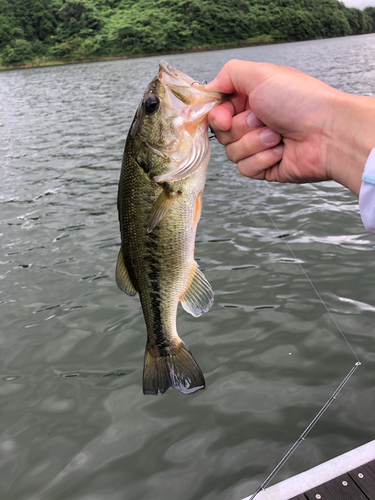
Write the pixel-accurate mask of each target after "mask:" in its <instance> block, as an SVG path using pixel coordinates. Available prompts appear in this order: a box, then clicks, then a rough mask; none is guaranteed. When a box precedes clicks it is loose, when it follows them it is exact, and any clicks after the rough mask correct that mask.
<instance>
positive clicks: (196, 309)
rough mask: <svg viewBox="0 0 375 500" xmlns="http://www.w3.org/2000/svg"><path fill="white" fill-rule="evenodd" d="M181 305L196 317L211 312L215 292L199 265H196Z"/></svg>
mask: <svg viewBox="0 0 375 500" xmlns="http://www.w3.org/2000/svg"><path fill="white" fill-rule="evenodd" d="M180 300H181V305H182V307H183V308H184V309H185V311H187V312H188V313H190V314H192V315H193V316H195V317H198V316H200V315H201V314H203V313H205V312H207V311H209V310H210V309H211V306H212V304H213V302H214V292H213V291H212V288H211V285H210V284H209V282H208V281H207V280H206V278H205V276H204V274H203V273H202V271H200V270H199V267H198V264H197V263H196V262H195V263H194V268H193V270H192V276H191V281H190V284H189V287H188V288H187V290H186V292H185V294H184V295H183V297H181V299H180Z"/></svg>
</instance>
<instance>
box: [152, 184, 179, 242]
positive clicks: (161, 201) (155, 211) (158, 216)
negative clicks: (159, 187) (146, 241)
mask: <svg viewBox="0 0 375 500" xmlns="http://www.w3.org/2000/svg"><path fill="white" fill-rule="evenodd" d="M178 194H179V193H178V192H177V191H172V190H171V189H170V187H169V186H168V185H166V186H165V188H164V189H163V191H162V192H161V194H160V196H159V198H158V199H157V200H156V201H155V203H154V205H153V207H152V209H151V212H150V217H149V219H148V225H147V232H148V233H151V231H152V230H153V229H154V227H155V226H156V225H157V224H159V222H160V221H161V220H162V218H163V217H164V215H165V214H166V213H167V212H168V210H169V208H170V207H171V204H172V202H173V200H174V199H175V198H176V196H177V195H178Z"/></svg>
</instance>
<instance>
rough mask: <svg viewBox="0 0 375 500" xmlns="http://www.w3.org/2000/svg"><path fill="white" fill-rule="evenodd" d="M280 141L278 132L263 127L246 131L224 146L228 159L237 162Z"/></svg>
mask: <svg viewBox="0 0 375 500" xmlns="http://www.w3.org/2000/svg"><path fill="white" fill-rule="evenodd" d="M280 141H281V135H280V134H278V133H277V132H275V131H274V130H272V129H270V128H268V127H264V128H262V129H257V130H253V131H251V132H248V133H247V134H245V135H244V136H242V137H241V139H239V140H238V141H237V142H232V143H231V144H229V145H228V146H227V147H226V150H225V152H226V154H227V157H228V158H229V160H230V161H232V162H233V163H238V162H239V161H241V160H243V159H244V158H247V157H249V156H252V155H254V154H256V153H259V152H260V151H264V150H265V149H269V148H271V147H273V146H276V145H277V144H279V142H280Z"/></svg>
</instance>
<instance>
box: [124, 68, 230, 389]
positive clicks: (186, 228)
mask: <svg viewBox="0 0 375 500" xmlns="http://www.w3.org/2000/svg"><path fill="white" fill-rule="evenodd" d="M225 99H226V96H225V95H224V94H221V93H217V92H206V91H205V90H204V85H201V84H199V83H198V82H196V81H194V80H193V79H192V78H190V77H189V76H187V75H185V74H184V73H182V72H181V71H178V70H175V69H174V68H172V67H171V66H170V65H169V64H168V63H167V62H166V61H161V62H160V64H159V72H158V74H157V76H156V77H155V78H154V79H153V80H152V81H151V83H150V84H149V85H148V87H147V88H146V91H145V93H144V95H143V98H142V100H141V102H140V104H139V107H138V109H137V111H136V113H135V116H134V120H133V122H132V125H131V127H130V130H129V133H128V136H127V139H126V144H125V150H124V156H123V161H122V166H121V174H120V181H119V188H118V202H117V207H118V216H119V224H120V233H121V248H120V251H119V255H118V260H117V265H116V283H117V286H118V287H119V288H120V290H122V291H123V292H125V293H126V294H127V295H129V296H135V295H136V294H139V297H140V300H141V306H142V311H143V316H144V319H145V323H146V329H147V342H146V348H145V357H144V367H143V393H144V394H151V395H157V394H158V393H161V394H164V393H165V391H166V390H167V389H168V388H170V387H172V388H174V389H177V390H179V391H180V392H181V393H183V394H191V393H194V392H196V391H198V390H200V389H204V388H205V379H204V375H203V373H202V371H201V369H200V367H199V365H198V363H197V362H196V360H195V359H194V357H193V355H192V353H191V351H190V349H189V348H188V346H187V345H186V344H185V343H184V342H183V340H182V339H181V338H180V337H179V335H178V333H177V326H176V317H177V308H178V305H179V302H181V305H182V307H183V308H184V309H185V311H187V312H188V313H190V314H192V315H193V316H195V317H198V316H200V315H201V314H203V313H205V312H207V311H208V310H209V309H210V308H211V306H212V304H213V301H214V294H213V291H212V288H211V286H210V284H209V282H208V281H207V279H206V278H205V276H204V274H203V273H202V271H201V270H200V269H199V266H198V264H197V263H196V261H195V260H194V249H195V234H196V229H197V225H198V222H199V219H200V215H201V209H202V196H203V190H204V185H205V181H206V172H207V166H208V162H209V158H210V145H209V138H208V118H207V115H208V113H209V111H210V110H211V109H212V108H213V107H214V106H216V105H217V104H220V103H222V102H223V101H224V100H225Z"/></svg>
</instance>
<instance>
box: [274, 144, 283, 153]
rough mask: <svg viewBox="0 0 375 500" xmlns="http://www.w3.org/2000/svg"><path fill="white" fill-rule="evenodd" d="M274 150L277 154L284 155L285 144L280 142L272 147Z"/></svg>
mask: <svg viewBox="0 0 375 500" xmlns="http://www.w3.org/2000/svg"><path fill="white" fill-rule="evenodd" d="M272 151H273V152H274V153H275V154H277V155H278V156H282V154H283V152H284V144H279V145H278V146H276V147H275V148H273V149H272Z"/></svg>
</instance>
